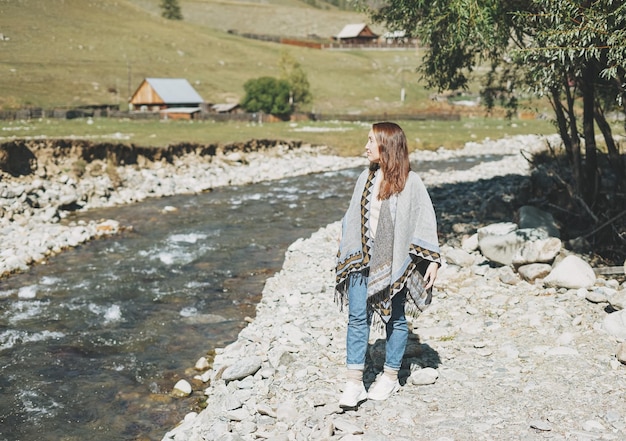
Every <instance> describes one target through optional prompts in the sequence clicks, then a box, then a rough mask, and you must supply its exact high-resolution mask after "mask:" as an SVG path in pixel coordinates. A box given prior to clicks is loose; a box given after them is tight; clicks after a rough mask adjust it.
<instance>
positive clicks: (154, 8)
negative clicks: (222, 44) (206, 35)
mask: <svg viewBox="0 0 626 441" xmlns="http://www.w3.org/2000/svg"><path fill="white" fill-rule="evenodd" d="M130 1H131V2H132V3H133V4H135V5H137V6H139V7H141V8H143V9H145V10H146V11H149V12H151V13H153V14H155V15H160V14H161V9H160V8H159V2H157V1H154V0H130ZM311 3H314V4H315V5H317V7H314V6H311V4H309V3H307V2H305V1H300V0H257V1H254V0H181V1H179V4H180V5H181V9H182V13H183V16H184V19H185V21H188V22H190V23H195V24H199V25H202V26H207V27H209V28H212V29H216V30H221V31H224V32H227V31H237V32H239V33H244V32H248V33H258V34H269V35H282V36H291V37H307V36H310V35H316V36H319V37H321V38H331V37H333V36H334V35H337V34H338V33H339V31H341V29H342V28H343V26H344V25H346V24H349V23H365V22H367V17H366V16H365V15H364V14H361V13H357V12H348V11H341V10H339V9H338V8H337V7H335V6H333V5H332V4H330V3H328V2H325V1H323V0H311Z"/></svg>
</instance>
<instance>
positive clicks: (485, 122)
mask: <svg viewBox="0 0 626 441" xmlns="http://www.w3.org/2000/svg"><path fill="white" fill-rule="evenodd" d="M399 123H400V124H401V125H402V127H403V128H404V130H405V131H406V134H407V138H408V139H409V144H410V148H411V150H414V149H418V148H419V149H428V150H434V149H437V148H439V147H446V148H458V147H462V146H463V145H464V144H465V143H466V142H467V141H482V140H484V139H485V138H492V139H495V138H503V137H506V136H512V135H518V134H531V133H532V134H551V133H554V127H553V126H552V124H551V123H550V122H548V121H540V120H528V121H525V120H524V121H522V120H518V121H516V122H510V121H507V120H504V119H498V118H463V119H462V120H460V121H399ZM369 127H370V123H348V122H305V123H288V122H285V123H267V124H262V125H259V124H246V123H235V122H231V123H214V122H210V121H194V122H189V121H173V120H170V121H130V120H118V119H113V118H97V119H93V120H90V119H88V120H85V119H74V120H61V119H43V120H29V121H14V122H11V121H0V142H6V141H9V140H11V139H14V138H36V137H41V136H45V137H48V138H71V137H75V138H84V139H91V140H93V141H94V142H98V141H101V142H120V143H125V144H135V145H142V146H167V145H169V144H176V143H179V142H181V141H188V142H196V143H202V144H210V143H217V144H228V143H231V142H243V141H248V140H250V139H255V138H256V139H261V138H265V139H282V140H299V141H303V142H305V143H310V144H313V145H323V146H327V147H329V148H330V150H331V151H332V152H333V153H336V154H339V155H349V156H350V155H359V154H362V152H363V149H364V146H365V141H366V138H367V132H368V131H369Z"/></svg>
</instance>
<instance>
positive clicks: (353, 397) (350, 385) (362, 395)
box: [339, 381, 367, 408]
mask: <svg viewBox="0 0 626 441" xmlns="http://www.w3.org/2000/svg"><path fill="white" fill-rule="evenodd" d="M365 400H367V391H366V390H365V386H364V385H363V383H362V382H361V383H355V382H354V381H347V382H346V385H345V387H344V388H343V394H341V398H340V399H339V407H348V408H351V407H357V405H358V404H359V403H361V402H363V401H365Z"/></svg>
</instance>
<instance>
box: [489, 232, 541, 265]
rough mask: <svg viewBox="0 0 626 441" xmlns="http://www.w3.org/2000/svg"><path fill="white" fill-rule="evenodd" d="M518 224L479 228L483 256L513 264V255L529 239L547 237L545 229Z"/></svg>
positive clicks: (504, 263)
mask: <svg viewBox="0 0 626 441" xmlns="http://www.w3.org/2000/svg"><path fill="white" fill-rule="evenodd" d="M515 227H516V224H513V223H507V222H505V223H501V224H492V225H489V226H487V227H483V228H480V229H479V230H478V247H479V249H480V252H481V253H482V255H483V256H485V257H486V258H487V259H489V260H490V261H492V262H495V263H498V264H501V265H511V263H512V262H513V256H515V254H516V253H517V252H518V251H519V249H520V248H522V246H523V245H524V244H525V243H526V242H528V241H536V240H540V239H545V238H547V233H546V232H545V231H544V230H538V229H525V230H520V229H517V228H515Z"/></svg>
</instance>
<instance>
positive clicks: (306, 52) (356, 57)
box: [0, 0, 429, 113]
mask: <svg viewBox="0 0 626 441" xmlns="http://www.w3.org/2000/svg"><path fill="white" fill-rule="evenodd" d="M181 6H182V9H183V14H184V15H185V17H187V18H186V19H185V20H183V21H169V20H165V19H163V18H161V17H160V15H159V14H158V12H159V11H158V10H156V9H155V8H156V7H158V2H157V1H151V2H148V1H147V0H117V1H114V2H112V1H105V0H93V1H88V2H86V1H84V0H15V1H10V2H0V33H1V34H2V35H3V36H4V39H3V40H2V41H0V51H1V53H2V57H0V72H2V80H1V81H0V108H5V109H6V108H19V107H24V106H35V107H44V108H52V107H73V106H78V105H85V104H119V105H120V106H121V107H122V108H125V105H126V102H127V98H128V96H129V95H130V94H131V93H132V92H133V91H134V90H135V88H136V87H137V86H138V85H139V83H140V82H141V80H142V79H143V78H145V77H183V78H187V79H188V80H189V81H190V82H191V83H192V84H193V85H194V87H196V89H197V90H198V92H199V93H200V95H202V97H203V98H204V100H205V101H208V102H226V101H238V100H239V99H240V97H241V96H242V94H243V84H244V83H245V81H247V80H249V79H251V78H256V77H258V76H262V75H270V76H277V75H278V66H277V64H278V60H279V58H280V54H281V51H285V50H286V51H288V52H289V53H290V55H291V56H293V57H294V58H296V59H297V60H298V61H299V62H300V63H301V64H302V66H303V68H304V69H305V71H306V73H307V75H308V78H309V81H310V83H311V90H312V93H313V96H314V102H313V103H312V104H311V109H313V110H315V111H317V112H325V113H334V112H342V113H361V112H385V111H389V112H394V111H398V110H400V111H402V112H407V111H413V110H416V109H419V108H421V107H423V106H426V105H429V104H428V99H426V98H427V96H428V94H429V92H428V91H426V90H425V89H424V88H423V87H422V86H421V85H420V84H419V83H418V80H417V75H416V74H415V73H414V70H415V68H416V66H417V65H418V63H419V60H420V55H419V54H418V52H417V51H416V50H404V51H351V52H341V51H320V50H313V49H304V48H297V47H293V46H284V45H278V44H275V43H264V42H259V41H254V40H249V39H244V38H241V37H238V36H236V35H233V34H229V33H228V32H226V31H225V30H224V29H215V27H217V23H223V24H224V26H223V28H231V27H236V28H238V30H239V32H244V31H246V29H242V26H244V23H265V24H266V25H267V26H268V28H252V27H249V28H247V30H249V31H255V32H269V29H271V30H275V31H276V32H273V34H276V33H280V34H282V33H285V34H289V35H293V34H296V33H297V32H296V31H295V30H296V29H300V30H302V32H305V33H311V32H317V33H319V34H320V35H321V34H335V33H336V32H338V30H340V28H341V27H342V26H343V24H344V23H348V22H354V21H356V19H357V18H360V16H359V15H358V14H355V13H354V12H345V11H338V10H332V9H317V8H312V7H310V6H308V5H306V4H304V3H298V2H296V1H295V0H284V1H279V2H276V3H265V2H264V3H244V2H234V1H225V2H218V1H216V0H204V1H202V0H189V1H181ZM240 8H243V9H240ZM261 11H267V12H265V13H262V12H261ZM264 14H265V15H264ZM250 17H254V19H251V18H250ZM269 17H274V20H276V21H275V22H273V21H272V20H271V19H270V18H269ZM237 20H241V22H238V21H237ZM304 23H308V24H307V25H305V24H304ZM259 26H260V25H259ZM290 26H291V27H290ZM403 85H404V87H405V88H406V91H407V97H408V99H407V101H406V102H405V103H401V102H400V99H399V98H400V89H401V87H402V86H403Z"/></svg>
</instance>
